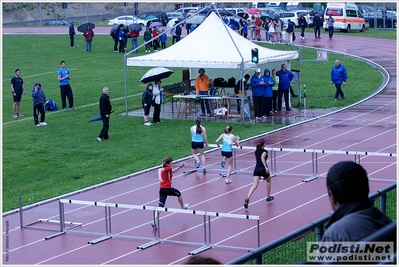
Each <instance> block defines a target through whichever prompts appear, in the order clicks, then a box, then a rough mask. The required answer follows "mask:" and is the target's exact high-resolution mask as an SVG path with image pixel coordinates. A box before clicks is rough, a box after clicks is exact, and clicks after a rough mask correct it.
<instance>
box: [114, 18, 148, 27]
mask: <svg viewBox="0 0 399 267" xmlns="http://www.w3.org/2000/svg"><path fill="white" fill-rule="evenodd" d="M133 23H137V24H140V25H141V26H145V25H146V23H147V21H146V20H144V19H140V18H138V17H136V16H119V17H116V18H114V19H110V20H108V25H111V26H113V25H119V24H124V25H128V26H129V25H130V24H133Z"/></svg>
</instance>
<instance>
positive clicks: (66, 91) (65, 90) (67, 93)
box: [60, 84, 73, 109]
mask: <svg viewBox="0 0 399 267" xmlns="http://www.w3.org/2000/svg"><path fill="white" fill-rule="evenodd" d="M60 89H61V102H62V108H63V109H64V108H66V98H67V97H68V103H69V108H71V107H73V93H72V88H71V85H70V84H65V85H60Z"/></svg>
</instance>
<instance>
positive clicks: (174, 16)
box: [166, 12, 183, 21]
mask: <svg viewBox="0 0 399 267" xmlns="http://www.w3.org/2000/svg"><path fill="white" fill-rule="evenodd" d="M166 15H167V16H168V20H169V21H170V20H171V19H183V13H180V12H168V13H166Z"/></svg>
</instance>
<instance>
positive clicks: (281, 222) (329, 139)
mask: <svg viewBox="0 0 399 267" xmlns="http://www.w3.org/2000/svg"><path fill="white" fill-rule="evenodd" d="M297 44H303V45H305V46H315V47H318V48H323V49H329V50H334V51H339V52H342V53H346V54H351V55H356V56H359V57H363V58H367V59H369V60H371V61H374V62H376V63H378V64H379V65H381V66H382V67H384V68H385V69H386V70H387V71H388V72H389V74H390V80H389V83H388V84H387V86H386V88H385V89H384V90H383V91H382V92H381V93H380V94H378V95H376V96H374V97H372V98H371V99H369V100H367V101H365V102H363V103H361V104H359V105H357V106H355V107H352V108H350V109H348V110H345V111H342V112H336V113H334V114H331V115H328V116H323V117H321V118H318V119H316V120H309V121H307V122H306V123H303V124H300V125H296V126H293V127H292V126H291V127H287V128H286V129H284V130H280V131H277V132H275V133H271V134H269V135H267V136H264V137H265V139H266V142H267V145H268V149H269V150H270V148H271V147H273V148H301V149H303V148H306V149H324V150H335V151H362V152H380V153H396V123H397V114H396V107H397V99H396V61H395V59H396V55H397V54H396V53H397V52H396V49H397V47H396V41H389V40H379V39H375V40H371V39H367V38H361V37H359V38H355V37H351V36H344V35H341V36H338V35H336V36H334V39H333V40H328V38H326V35H325V34H323V35H322V39H321V40H319V41H314V40H313V39H306V40H299V42H298V43H297ZM376 48H377V49H376ZM376 50H378V52H376ZM349 82H350V77H349ZM257 139H258V137H257V138H255V139H252V140H248V141H246V142H244V143H243V145H244V146H254V142H255V141H256V140H257ZM236 151H237V166H236V169H237V170H238V173H237V174H235V175H233V176H232V180H233V183H232V184H230V185H226V184H225V183H224V180H223V179H220V175H219V173H221V171H222V170H221V168H220V165H219V162H220V159H221V157H220V152H219V151H213V152H210V153H207V168H208V173H206V174H203V173H192V174H188V175H184V174H183V173H182V171H179V172H178V173H176V174H175V176H174V185H175V187H176V188H178V189H179V190H180V191H181V192H182V194H183V197H184V200H185V202H188V203H189V204H190V208H189V209H191V210H202V211H215V212H221V213H232V214H241V215H257V216H259V217H260V233H261V234H260V239H261V242H260V243H261V244H265V243H267V242H270V241H272V240H274V239H276V238H278V237H280V236H282V235H284V234H287V233H289V232H291V231H293V230H294V229H296V228H299V227H301V226H303V225H304V224H307V223H309V222H311V221H313V220H315V219H317V218H319V217H321V216H323V215H325V214H328V213H331V212H332V211H331V208H330V205H329V202H328V198H327V196H326V189H325V174H326V172H327V170H328V168H329V167H330V166H331V165H332V164H333V163H335V162H337V161H340V160H354V156H353V155H334V154H319V157H318V174H319V178H318V179H315V180H313V181H311V182H309V183H304V182H302V180H303V179H304V178H306V177H308V176H309V174H311V172H312V168H311V164H310V161H311V154H310V153H298V152H277V153H276V154H277V171H278V172H279V173H278V175H277V176H276V177H274V178H273V179H272V194H273V195H274V196H275V200H274V201H273V202H271V203H266V202H265V183H264V182H261V183H260V185H259V188H258V189H257V190H256V191H255V193H254V194H253V196H252V198H251V202H250V206H249V208H248V210H245V209H244V208H243V201H244V198H245V197H246V195H247V193H248V190H249V188H250V187H251V185H252V180H253V179H252V173H251V172H252V170H253V167H254V158H253V151H252V150H245V149H237V150H236ZM185 161H186V163H187V164H186V167H184V168H183V170H188V169H190V167H187V166H192V165H193V161H192V159H190V160H185ZM361 163H362V165H363V166H364V167H365V168H366V170H367V172H368V173H369V177H370V191H371V192H375V191H376V190H378V189H380V188H382V187H385V186H387V185H389V184H391V183H392V182H394V181H396V179H397V176H396V167H397V166H396V157H377V156H364V157H361ZM157 198H158V181H157V175H156V170H146V171H144V172H143V173H141V174H138V175H135V176H134V177H132V178H129V179H124V180H121V181H119V182H116V183H112V184H110V185H106V186H102V187H98V188H96V189H93V190H88V191H86V192H82V193H80V194H77V195H74V196H71V197H68V199H73V200H85V201H92V202H94V201H97V202H110V203H119V204H130V205H145V206H156V205H157V200H158V199H157ZM167 207H169V208H178V203H177V201H176V199H175V198H172V197H171V198H169V199H168V201H167ZM111 213H112V234H113V235H123V236H135V237H140V238H126V237H122V236H121V237H115V238H112V239H109V240H106V241H103V242H101V243H98V244H95V245H91V244H88V241H91V240H93V239H96V238H98V237H100V236H101V235H95V234H87V233H83V232H82V231H85V232H93V233H100V232H101V233H105V226H104V225H105V223H104V219H103V218H104V208H102V207H93V206H84V205H73V204H67V205H65V214H66V221H70V222H80V223H83V227H81V228H78V229H77V230H76V232H71V233H67V234H64V235H61V236H58V237H55V238H52V239H49V240H45V237H48V236H49V235H51V234H53V233H54V232H52V231H44V230H36V229H22V230H21V229H20V228H19V214H18V213H12V214H8V215H6V216H4V215H3V235H2V236H3V260H2V263H3V264H26V265H31V264H32V265H33V264H47V265H57V264H93V265H102V264H112V265H119V264H182V263H184V261H186V260H187V259H188V257H190V256H189V255H188V253H189V252H190V251H193V250H194V249H196V248H198V247H199V245H197V244H194V243H201V242H203V241H204V234H203V230H204V229H203V218H202V216H198V215H187V214H180V213H176V214H174V213H169V212H163V213H161V238H162V240H163V241H162V242H161V243H160V244H157V245H155V246H153V247H150V248H147V249H145V250H140V249H137V246H140V245H143V244H144V243H147V242H148V241H149V239H151V238H152V237H154V232H153V230H152V228H151V226H150V221H151V219H152V213H151V212H150V211H138V210H128V209H120V208H115V209H112V211H111ZM58 214H59V212H58V202H57V201H54V202H50V203H47V204H42V205H39V206H37V207H34V208H31V209H28V210H26V211H25V212H24V223H29V222H33V221H36V220H38V219H52V220H59V216H58ZM211 225H212V244H215V245H216V246H215V247H214V248H212V249H210V250H207V251H205V252H202V253H201V255H204V256H211V257H214V258H216V259H218V260H220V261H221V262H228V261H230V260H232V259H235V258H236V257H238V256H241V255H242V254H244V253H245V252H246V251H245V250H242V249H238V248H237V249H236V248H226V246H231V247H240V248H248V249H250V248H255V247H256V246H257V232H256V227H255V226H256V222H255V221H251V220H239V219H226V218H216V217H212V223H211ZM38 226H43V227H44V226H46V227H51V226H48V225H47V224H46V225H43V224H39V225H38ZM53 228H54V229H58V226H57V225H55V226H53ZM6 231H7V233H6ZM79 231H80V233H78V232H79ZM5 241H7V243H6V242H5ZM176 241H181V242H186V243H187V244H184V245H183V244H181V243H178V242H176ZM4 244H6V246H5V245H4ZM223 246H224V247H223ZM6 247H8V251H7V252H6V251H5V249H6Z"/></svg>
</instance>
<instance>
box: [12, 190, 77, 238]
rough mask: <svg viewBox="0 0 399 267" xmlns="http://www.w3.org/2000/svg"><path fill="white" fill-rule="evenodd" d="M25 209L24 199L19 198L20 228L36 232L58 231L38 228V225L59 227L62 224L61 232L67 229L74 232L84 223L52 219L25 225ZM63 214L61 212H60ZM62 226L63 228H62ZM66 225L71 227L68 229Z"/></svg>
mask: <svg viewBox="0 0 399 267" xmlns="http://www.w3.org/2000/svg"><path fill="white" fill-rule="evenodd" d="M23 213H24V209H23V207H22V197H19V225H20V228H21V229H23V228H31V229H36V230H46V231H58V230H56V229H54V228H46V227H38V226H34V225H36V224H39V223H40V224H42V223H44V224H52V225H57V224H60V231H62V230H63V229H67V230H72V229H75V228H78V227H81V226H82V223H79V222H67V221H65V220H64V221H63V222H61V221H58V220H51V219H38V220H36V221H33V222H30V223H27V224H24V215H23ZM60 214H61V211H60ZM61 225H62V228H61ZM66 225H69V226H70V227H68V228H66Z"/></svg>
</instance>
